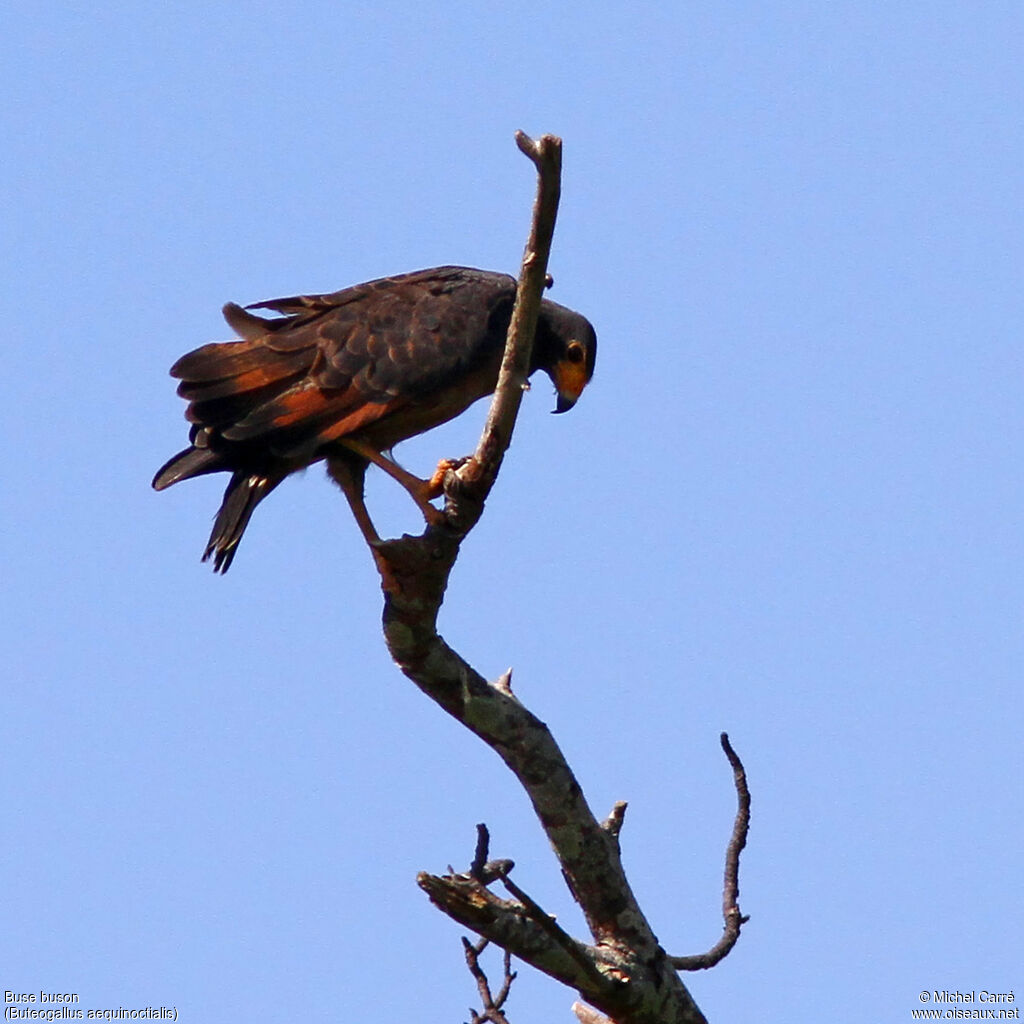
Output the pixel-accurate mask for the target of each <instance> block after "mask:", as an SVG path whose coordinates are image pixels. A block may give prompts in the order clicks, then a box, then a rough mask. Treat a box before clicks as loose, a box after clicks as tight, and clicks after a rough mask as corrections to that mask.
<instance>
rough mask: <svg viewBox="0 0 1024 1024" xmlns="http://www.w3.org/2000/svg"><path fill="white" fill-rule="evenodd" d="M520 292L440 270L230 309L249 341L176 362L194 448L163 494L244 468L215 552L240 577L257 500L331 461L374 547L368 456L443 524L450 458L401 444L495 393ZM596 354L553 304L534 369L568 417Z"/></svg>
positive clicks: (545, 312) (509, 284) (578, 321)
mask: <svg viewBox="0 0 1024 1024" xmlns="http://www.w3.org/2000/svg"><path fill="white" fill-rule="evenodd" d="M515 294H516V282H515V279H514V278H512V277H509V276H508V275H506V274H498V273H492V272H490V271H485V270H474V269H472V268H469V267H437V268H435V269H432V270H420V271H417V272H415V273H411V274H401V275H399V276H396V277H385V278H380V279H378V280H375V281H368V282H366V283H365V284H358V285H354V286H353V287H351V288H345V289H343V290H342V291H339V292H334V293H333V294H330V295H300V296H294V297H292V298H286V299H274V300H272V301H270V302H261V303H255V304H254V305H252V306H248V307H246V308H244V309H243V308H242V307H241V306H238V305H235V304H234V303H228V304H227V305H226V306H225V307H224V318H225V320H227V322H228V324H229V326H230V327H231V328H233V329H234V331H235V332H236V333H237V334H238V336H239V338H240V339H241V340H240V341H230V342H222V343H217V342H215V343H212V344H209V345H203V346H202V347H201V348H197V349H195V351H193V352H189V353H188V354H187V355H184V356H182V357H181V358H180V359H179V360H178V361H177V362H176V363H175V364H174V366H172V367H171V376H172V377H176V378H177V379H178V380H179V381H180V382H181V383H180V384H179V385H178V394H179V395H180V396H181V397H182V398H184V399H185V400H186V401H187V402H188V403H189V404H188V409H187V410H186V413H185V417H186V419H187V420H188V421H189V422H190V423H191V424H192V428H191V432H190V436H189V439H190V441H191V444H190V446H189V447H188V448H186V449H185V450H184V451H181V452H179V453H178V454H177V455H175V456H174V458H172V459H171V460H170V461H169V462H167V464H166V465H165V466H163V467H162V468H161V469H160V471H159V472H158V473H157V474H156V477H155V478H154V479H153V487H154V488H156V490H158V491H161V490H163V489H164V488H165V487H170V486H171V484H174V483H177V482H178V481H179V480H187V479H189V478H190V477H195V476H202V475H204V474H206V473H218V472H227V473H230V474H231V480H230V482H229V483H228V486H227V490H226V491H225V492H224V500H223V503H222V504H221V507H220V511H219V512H218V514H217V517H216V519H215V521H214V525H213V532H212V533H211V534H210V540H209V542H208V543H207V545H206V551H205V553H204V554H203V561H206V560H207V559H208V558H210V557H212V558H213V567H214V571H216V572H226V571H227V569H228V567H229V566H230V565H231V561H232V559H233V558H234V556H235V551H236V549H237V547H238V542H239V541H240V540H241V537H242V534H243V532H244V531H245V528H246V526H247V525H248V522H249V519H250V517H251V516H252V513H253V510H254V509H255V508H256V506H257V505H258V504H259V502H260V501H262V500H263V498H265V497H266V496H267V495H268V494H269V493H270V492H271V491H272V490H273V489H274V488H275V487H276V486H277V485H278V484H279V483H280V482H281V481H282V480H283V479H284V478H285V477H286V476H288V475H289V474H290V473H294V472H295V471H296V470H299V469H304V468H305V467H306V466H309V465H311V464H312V463H314V462H318V461H320V460H321V459H324V460H326V463H327V470H328V473H329V474H330V476H331V477H332V478H333V479H334V480H335V481H336V482H337V483H338V484H339V485H340V486H341V489H342V490H343V492H344V493H345V497H346V498H347V499H348V502H349V505H350V506H351V508H352V512H353V514H354V516H355V519H356V523H357V524H358V526H359V529H360V530H361V531H362V533H363V536H364V537H365V538H366V539H367V541H369V542H371V543H372V542H376V541H377V540H379V537H378V535H377V531H376V529H375V528H374V526H373V522H372V520H371V519H370V516H369V513H368V512H367V509H366V505H365V504H364V501H363V479H364V476H365V473H366V469H367V466H368V465H369V464H370V463H373V464H374V465H376V466H379V467H380V468H381V469H383V470H384V471H385V472H386V473H388V474H389V475H390V476H392V477H394V479H396V480H397V481H398V482H399V483H400V484H402V486H403V487H405V489H406V490H407V491H408V492H409V494H410V495H411V496H412V498H413V500H414V501H415V502H416V504H417V505H418V506H419V508H420V510H421V511H422V513H423V515H424V517H425V518H426V520H427V522H428V523H436V522H438V521H440V519H441V518H442V515H441V513H440V511H439V510H438V509H437V508H436V507H435V506H434V505H432V504H431V503H430V502H431V499H432V498H436V497H438V496H439V495H440V494H441V481H442V479H443V477H444V471H445V469H447V468H448V466H450V465H451V463H445V462H443V461H442V463H441V464H440V465H439V466H438V471H437V472H436V473H435V474H434V476H433V477H432V478H431V479H430V480H421V479H420V478H419V477H416V476H413V474H411V473H409V472H407V471H406V470H404V469H403V468H402V467H401V466H399V465H398V464H397V463H396V462H395V461H394V460H393V459H392V458H391V457H390V453H391V449H392V448H393V447H394V446H395V445H396V444H397V443H398V442H399V441H403V440H405V439H406V438H409V437H413V436H414V435H416V434H420V433H422V432H423V431H425V430H429V429H431V428H432V427H436V426H438V425H439V424H441V423H445V422H446V421H447V420H450V419H452V418H453V417H455V416H458V415H459V413H461V412H462V411H463V410H465V409H466V408H468V407H469V406H470V405H471V404H472V403H473V402H475V401H476V400H477V399H478V398H482V397H483V396H484V395H487V394H490V393H491V392H492V391H493V390H494V388H495V386H496V384H497V379H498V371H499V369H500V366H501V360H502V355H503V352H504V347H505V335H506V332H507V330H508V325H509V321H510V319H511V315H512V306H513V303H514V301H515ZM252 309H266V310H270V311H272V312H273V313H277V314H280V315H279V316H273V317H264V316H258V315H257V314H255V313H252V312H250V310H252ZM596 355H597V337H596V335H595V334H594V328H593V327H592V326H591V325H590V323H589V321H587V320H586V319H585V318H584V317H583V316H581V315H580V314H579V313H574V312H573V311H572V310H570V309H566V308H565V307H564V306H560V305H558V304H557V303H554V302H551V301H549V300H548V299H544V300H543V301H542V303H541V309H540V319H539V321H538V324H537V333H536V337H535V340H534V346H533V357H532V361H531V365H530V372H531V373H533V372H534V371H535V370H544V371H545V372H546V373H547V374H548V375H549V376H550V377H551V380H552V381H553V383H554V385H555V389H556V391H557V393H558V400H557V407H556V408H555V410H554V411H555V412H565V411H566V410H568V409H570V408H572V406H573V405H574V404H575V402H576V400H577V398H579V396H580V393H581V392H582V391H583V388H584V387H585V386H586V385H587V383H588V382H589V381H590V378H591V376H592V375H593V372H594V360H595V357H596Z"/></svg>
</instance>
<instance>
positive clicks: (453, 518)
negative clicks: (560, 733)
mask: <svg viewBox="0 0 1024 1024" xmlns="http://www.w3.org/2000/svg"><path fill="white" fill-rule="evenodd" d="M516 142H517V144H518V146H519V148H520V149H521V150H522V151H523V152H524V153H525V154H526V155H527V156H528V157H529V158H530V159H531V160H532V161H533V163H534V165H535V167H536V169H537V173H538V188H537V198H536V201H535V203H534V209H533V219H532V227H531V231H530V237H529V241H528V243H527V246H526V251H525V253H524V256H523V263H522V268H521V272H520V276H519V282H518V287H517V291H516V301H515V307H514V310H513V313H512V319H511V323H510V326H509V332H508V337H507V341H506V347H505V354H504V359H503V363H502V369H501V374H500V376H499V380H498V385H497V388H496V391H495V394H494V399H493V401H492V404H491V409H490V412H489V415H488V417H487V422H486V424H485V426H484V430H483V433H482V435H481V438H480V442H479V444H478V445H477V448H476V451H475V453H474V454H473V456H472V457H471V458H470V459H468V460H467V461H466V462H465V463H464V464H462V465H461V466H460V467H459V468H458V469H452V470H449V472H447V473H446V474H445V479H444V493H445V511H444V521H443V523H440V524H437V525H431V526H428V527H427V529H426V530H425V532H424V533H423V535H422V536H420V537H411V536H404V537H402V538H400V539H397V540H389V541H383V542H380V543H377V544H374V545H373V555H374V558H375V561H376V564H377V567H378V569H379V571H380V573H381V579H382V584H383V590H384V595H385V596H384V615H383V626H384V636H385V640H386V642H387V645H388V649H389V651H390V653H391V656H392V658H393V659H394V660H395V662H396V664H397V665H398V666H399V667H400V668H401V670H402V671H403V672H404V673H405V674H406V675H407V676H408V677H409V678H410V679H411V680H412V681H413V682H414V683H415V684H416V685H417V686H418V687H419V688H420V689H421V690H422V691H423V692H424V693H425V694H426V695H427V696H429V697H430V698H431V699H432V700H433V701H435V702H436V703H437V704H438V705H439V706H440V707H442V708H443V709H444V710H445V711H447V712H448V713H449V714H450V715H452V716H453V717H454V718H456V719H458V721H459V722H461V723H462V724H463V725H464V726H466V728H468V729H470V730H471V731H472V732H474V733H476V735H477V736H479V737H480V738H481V739H482V740H483V741H484V742H485V743H487V744H488V745H489V746H490V747H491V748H492V749H493V750H494V751H495V752H496V753H497V754H498V755H499V756H500V757H501V758H502V760H504V762H505V763H506V764H507V765H508V767H509V768H510V769H511V771H512V772H513V773H514V774H515V775H516V777H517V779H518V780H519V782H520V783H521V785H522V786H523V788H524V789H525V790H526V792H527V794H528V795H529V797H530V800H531V802H532V804H533V807H534V810H535V812H536V814H537V816H538V818H539V820H540V822H541V824H542V826H543V828H544V830H545V832H546V833H547V835H548V838H549V840H550V842H551V845H552V847H553V849H554V851H555V854H556V856H557V857H558V860H559V862H560V864H561V868H562V873H563V876H564V877H565V880H566V882H567V884H568V885H569V888H570V890H571V892H572V894H573V896H574V897H575V898H576V900H577V902H578V903H579V905H580V908H581V910H582V912H583V915H584V918H585V920H586V923H587V926H588V928H589V930H590V933H591V936H592V939H593V944H588V943H584V942H581V941H579V940H578V939H575V938H573V937H572V936H570V935H569V934H568V933H566V932H565V931H564V930H563V929H562V928H561V926H559V925H557V924H556V923H555V921H554V919H553V918H552V917H551V915H549V914H547V913H545V912H544V911H543V909H542V908H540V907H539V906H538V905H537V904H536V903H535V902H534V901H533V900H532V899H531V898H530V897H529V896H527V895H526V893H525V892H523V890H522V889H521V888H519V887H518V886H516V885H515V884H514V883H512V882H511V880H510V879H509V878H508V871H509V870H511V861H490V862H487V860H486V858H487V849H488V837H487V835H486V829H480V830H478V840H477V847H476V852H475V854H474V857H473V862H472V866H471V868H470V871H469V872H468V873H465V874H456V873H455V872H453V871H450V872H449V874H447V875H441V876H438V875H431V874H427V873H426V872H421V873H420V874H419V876H418V877H417V882H418V884H419V886H420V887H421V888H422V889H423V890H424V892H426V893H427V895H428V896H429V898H430V899H431V901H432V902H433V903H434V904H435V905H436V906H438V907H439V908H440V909H442V910H443V911H444V912H445V913H446V914H447V915H448V916H449V917H451V918H452V919H453V920H455V921H457V922H459V923H460V924H462V925H464V926H465V927H467V928H470V929H472V930H473V931H475V932H476V933H477V934H479V935H480V936H482V937H483V938H484V939H487V940H489V941H491V942H494V943H496V944H497V945H499V946H501V947H502V948H503V949H504V950H506V952H508V953H511V954H512V955H515V956H517V957H519V958H520V959H522V960H524V961H525V962H526V963H529V964H530V965H531V966H533V967H535V968H537V969H538V970H541V971H544V972H545V973H546V974H548V975H550V976H551V977H553V978H555V979H557V980H559V981H561V982H563V983H564V984H566V985H569V986H571V987H572V988H574V989H576V990H577V991H578V992H579V993H580V995H581V996H582V997H583V998H584V999H585V1000H586V1001H587V1002H588V1003H589V1004H591V1006H593V1007H597V1008H598V1009H599V1010H600V1011H602V1012H603V1013H605V1014H607V1015H608V1016H609V1018H610V1020H611V1021H613V1022H614V1024H701V1022H704V1021H705V1018H704V1016H703V1014H701V1012H700V1010H699V1009H698V1008H697V1006H696V1004H695V1003H694V1001H693V999H692V998H691V996H690V994H689V992H688V991H687V990H686V988H685V987H684V985H683V983H682V981H681V979H680V978H679V975H678V974H677V972H676V969H675V967H674V966H673V963H672V962H671V961H670V958H669V957H668V956H667V955H666V953H665V951H664V950H663V949H662V948H661V946H660V945H659V944H658V940H657V938H656V936H655V935H654V932H653V931H652V929H651V927H650V925H649V924H648V922H647V919H646V918H645V916H644V914H643V913H642V911H641V910H640V907H639V905H638V903H637V901H636V898H635V896H634V895H633V892H632V890H631V888H630V886H629V883H628V881H627V879H626V876H625V872H624V871H623V868H622V863H621V858H620V853H619V841H618V834H619V831H620V829H621V826H622V819H623V814H624V812H625V804H616V806H615V808H613V810H612V813H611V814H610V815H609V817H608V819H607V820H606V821H605V822H604V823H599V822H598V821H597V819H596V818H595V817H594V815H593V813H592V811H591V810H590V808H589V806H588V805H587V802H586V800H585V798H584V796H583V792H582V789H581V788H580V785H579V783H578V782H577V780H576V778H575V776H574V774H573V772H572V769H571V768H570V767H569V765H568V763H567V762H566V760H565V757H564V756H563V754H562V752H561V750H560V749H559V748H558V745H557V743H556V742H555V740H554V738H553V737H552V735H551V733H550V732H549V731H548V729H547V726H545V725H544V723H543V722H541V721H540V720H539V719H538V718H537V717H536V716H535V715H533V714H532V713H531V712H530V711H529V710H528V709H527V708H525V707H524V706H523V705H522V704H521V703H520V702H519V701H518V700H517V699H516V697H515V696H514V695H513V694H512V691H511V688H510V685H509V684H510V679H511V670H510V671H509V672H507V673H505V675H503V676H502V677H501V679H499V680H498V682H497V683H495V684H493V685H492V684H491V683H489V682H488V681H487V680H486V679H484V678H483V677H482V676H481V675H480V674H479V673H478V672H476V671H475V670H474V669H473V668H472V667H471V666H470V665H469V664H468V663H467V662H466V661H465V660H464V659H463V658H462V657H461V656H460V655H459V654H458V653H457V652H456V651H454V650H453V649H452V648H451V647H449V646H448V644H447V643H445V641H444V640H443V639H442V638H441V636H440V635H439V634H438V632H437V617H438V613H439V610H440V607H441V603H442V601H443V598H444V592H445V588H446V586H447V582H448V578H449V575H450V573H451V569H452V567H453V565H454V563H455V560H456V558H457V557H458V553H459V547H460V544H461V542H462V540H463V539H464V538H465V536H466V535H467V533H468V532H469V531H470V530H471V529H472V527H473V526H474V525H475V523H476V522H477V520H478V519H479V517H480V515H481V514H482V511H483V506H484V502H485V501H486V499H487V496H488V495H489V493H490V490H491V488H492V486H493V484H494V480H495V478H496V476H497V473H498V470H499V468H500V466H501V462H502V459H503V457H504V454H505V452H506V450H507V449H508V446H509V443H510V441H511V437H512V431H513V428H514V425H515V419H516V414H517V412H518V408H519V404H520V401H521V399H522V393H523V390H524V387H525V384H526V372H527V370H528V368H529V365H530V351H531V346H532V344H533V335H534V332H535V329H536V324H537V318H538V314H539V309H540V301H541V295H542V292H543V289H544V287H545V283H546V268H547V258H548V253H549V251H550V247H551V239H552V233H553V230H554V224H555V218H556V214H557V207H558V197H559V190H560V170H561V140H559V139H557V138H555V137H554V136H550V135H545V136H543V137H542V138H541V139H539V140H537V141H534V140H532V139H529V138H528V137H527V136H526V135H524V134H523V133H522V132H520V133H518V134H517V136H516ZM498 878H500V879H501V880H502V881H503V883H504V884H505V885H506V887H507V888H508V890H509V892H510V893H511V894H512V895H513V896H514V897H515V899H514V900H503V899H501V898H499V897H498V896H496V895H494V894H493V893H492V892H491V891H490V890H489V889H488V888H487V885H488V884H489V883H490V882H492V881H494V880H495V879H498ZM587 1009H588V1012H591V1013H593V1011H590V1010H589V1008H587ZM577 1015H579V1011H577ZM581 1019H583V1018H581ZM595 1019H596V1018H595Z"/></svg>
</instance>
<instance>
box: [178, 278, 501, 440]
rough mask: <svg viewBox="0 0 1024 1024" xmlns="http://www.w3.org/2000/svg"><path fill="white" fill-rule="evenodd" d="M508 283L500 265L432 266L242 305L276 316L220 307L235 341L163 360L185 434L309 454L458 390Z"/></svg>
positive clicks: (487, 344)
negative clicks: (182, 409) (174, 384)
mask: <svg viewBox="0 0 1024 1024" xmlns="http://www.w3.org/2000/svg"><path fill="white" fill-rule="evenodd" d="M515 287H516V285H515V281H514V279H513V278H511V277H508V276H507V275H504V274H494V273H488V272H486V271H480V270H472V269H469V268H465V267H440V268H437V269H434V270H423V271H418V272H416V273H413V274H404V275H401V276H398V277H390V278H381V279H380V280H377V281H370V282H368V283H366V284H361V285H356V286H354V287H352V288H346V289H344V290H343V291H340V292H335V293H334V294H331V295H307V296H295V297H292V298H286V299H275V300H273V301H271V302H264V303H259V304H257V305H255V306H252V307H249V308H250V309H269V310H272V311H273V312H276V313H281V314H283V316H281V317H278V318H264V317H261V316H257V315H256V314H254V313H250V312H248V310H245V309H242V308H241V307H239V306H236V305H233V304H231V305H228V306H226V307H225V310H224V316H225V319H226V320H227V321H228V323H229V324H230V325H231V327H233V328H234V329H235V331H236V332H237V333H238V334H239V335H240V337H241V338H242V340H241V341H235V342H225V343H215V344H210V345H204V346H203V347H202V348H198V349H196V350H195V351H194V352H190V353H188V354H187V355H185V356H182V358H181V359H179V360H178V361H177V362H176V363H175V364H174V366H173V367H172V368H171V374H172V376H174V377H177V378H179V379H180V380H181V384H180V385H179V387H178V393H179V394H180V395H181V396H182V397H183V398H185V399H187V400H188V402H189V407H188V410H187V412H186V417H187V418H188V419H189V420H190V421H191V422H192V423H193V424H195V427H194V428H193V443H194V444H195V445H196V446H197V447H201V448H209V447H223V445H224V442H228V443H229V446H230V445H231V444H238V445H242V446H246V445H247V444H251V443H253V442H262V443H264V444H268V445H269V447H270V448H271V450H272V451H273V453H274V454H275V455H278V456H280V457H283V458H288V459H302V458H308V457H310V456H311V455H312V453H313V452H314V451H315V450H316V448H317V446H318V445H320V444H322V443H324V442H327V441H330V440H332V439H334V438H338V437H343V436H345V435H346V434H349V433H352V432H353V431H357V430H361V429H365V428H366V427H368V426H370V425H371V424H373V423H375V422H377V421H379V420H381V419H382V418H384V417H386V416H390V415H392V414H393V413H395V412H398V411H400V410H401V409H403V408H405V407H407V406H409V405H411V404H414V403H416V402H417V401H419V400H422V399H425V398H427V397H430V396H435V395H437V394H438V393H441V392H444V391H445V390H446V389H457V388H458V387H459V385H460V382H461V381H463V380H464V379H466V377H467V376H468V375H470V374H472V372H473V371H474V370H476V369H478V368H480V367H481V366H482V365H484V364H486V363H487V362H488V361H489V360H490V359H493V358H494V355H495V352H496V351H500V349H501V347H502V346H503V344H504V338H505V330H506V327H507V325H508V320H509V316H510V314H511V309H512V304H513V301H514V299H515ZM474 397H475V396H474ZM467 404H468V403H467Z"/></svg>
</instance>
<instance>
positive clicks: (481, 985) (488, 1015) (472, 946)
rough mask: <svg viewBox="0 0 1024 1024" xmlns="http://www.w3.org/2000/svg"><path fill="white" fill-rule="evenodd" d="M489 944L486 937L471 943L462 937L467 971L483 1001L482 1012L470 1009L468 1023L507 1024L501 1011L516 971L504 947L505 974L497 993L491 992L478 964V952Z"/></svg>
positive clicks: (489, 985)
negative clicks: (489, 1023)
mask: <svg viewBox="0 0 1024 1024" xmlns="http://www.w3.org/2000/svg"><path fill="white" fill-rule="evenodd" d="M488 945H490V943H489V942H488V940H487V939H481V940H480V941H479V942H477V943H472V942H470V941H469V939H467V938H465V937H464V938H463V939H462V948H463V950H464V951H465V954H466V966H467V967H468V968H469V973H470V974H472V975H473V978H474V979H475V981H476V987H477V991H478V992H479V993H480V1000H481V1002H482V1003H483V1009H484V1012H483V1013H477V1012H476V1010H472V1009H471V1010H470V1011H469V1012H470V1013H471V1014H472V1017H471V1018H470V1024H483V1022H484V1021H491V1024H509V1022H508V1018H507V1017H506V1016H505V1014H504V1013H502V1009H501V1008H502V1007H503V1006H504V1005H505V1000H506V999H508V994H509V991H510V990H511V988H512V982H513V981H515V980H516V972H515V971H513V970H512V956H511V954H510V953H509V951H508V950H507V949H506V950H505V951H504V957H503V965H504V969H505V974H504V977H503V979H502V984H501V988H500V989H498V994H497V995H496V996H495V995H492V994H491V984H490V982H489V981H488V980H487V975H486V974H484V972H483V968H482V967H481V966H480V954H481V953H482V952H483V951H484V950H485V949H486V948H487V947H488Z"/></svg>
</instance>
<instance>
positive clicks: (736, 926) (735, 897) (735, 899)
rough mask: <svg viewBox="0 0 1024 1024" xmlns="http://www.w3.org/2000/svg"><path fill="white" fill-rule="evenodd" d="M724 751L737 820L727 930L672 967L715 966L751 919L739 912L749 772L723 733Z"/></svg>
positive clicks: (729, 853) (728, 866)
mask: <svg viewBox="0 0 1024 1024" xmlns="http://www.w3.org/2000/svg"><path fill="white" fill-rule="evenodd" d="M721 742H722V750H724V751H725V756H726V757H727V758H728V759H729V764H730V765H732V774H733V779H734V781H735V783H736V803H737V808H736V821H735V822H734V823H733V827H732V836H731V838H730V839H729V845H728V847H727V848H726V851H725V882H724V885H723V889H722V916H723V917H724V918H725V930H724V931H723V932H722V937H721V938H720V939H719V940H718V942H716V943H715V945H714V946H712V947H711V949H709V950H708V951H707V952H706V953H698V954H696V955H694V956H674V957H672V958H671V960H672V966H673V967H675V968H676V970H679V971H703V970H706V969H707V968H709V967H714V966H715V964H717V963H718V962H719V961H720V960H723V959H725V957H727V956H728V955H729V953H730V952H731V951H732V947H733V946H735V945H736V940H737V939H738V938H739V937H740V928H741V927H742V926H743V925H745V924H746V923H747V921H749V920H750V918H749V917H744V916H743V915H742V914H741V913H740V905H739V895H740V881H739V878H740V853H741V852H742V850H743V847H744V846H746V845H747V833H748V832H749V830H750V790H749V789H748V788H747V773H746V770H745V769H744V767H743V762H742V761H740V759H739V757H738V756H737V754H736V751H735V750H733V749H732V744H731V743H730V742H729V734H728V733H724V732H723V733H722V736H721Z"/></svg>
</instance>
